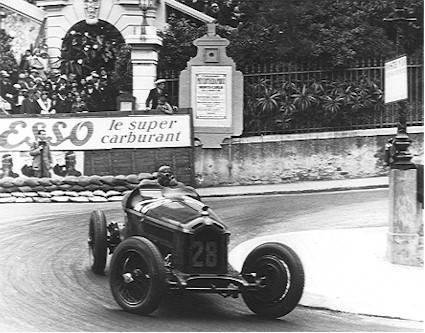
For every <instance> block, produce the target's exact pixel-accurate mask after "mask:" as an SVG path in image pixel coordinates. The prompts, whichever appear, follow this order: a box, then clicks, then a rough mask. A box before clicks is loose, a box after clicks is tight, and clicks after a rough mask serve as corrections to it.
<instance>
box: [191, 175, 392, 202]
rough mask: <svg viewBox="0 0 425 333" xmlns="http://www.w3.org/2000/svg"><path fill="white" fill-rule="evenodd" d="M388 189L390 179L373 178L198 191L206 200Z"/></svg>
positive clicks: (213, 188)
mask: <svg viewBox="0 0 425 333" xmlns="http://www.w3.org/2000/svg"><path fill="white" fill-rule="evenodd" d="M386 187H388V177H372V178H361V179H340V180H323V181H320V180H316V181H305V182H296V183H288V184H267V185H243V186H218V187H205V188H202V187H201V188H197V189H196V191H197V192H198V193H199V194H200V195H201V197H203V198H205V197H223V196H232V195H259V194H289V193H311V192H325V191H343V190H353V189H371V188H386Z"/></svg>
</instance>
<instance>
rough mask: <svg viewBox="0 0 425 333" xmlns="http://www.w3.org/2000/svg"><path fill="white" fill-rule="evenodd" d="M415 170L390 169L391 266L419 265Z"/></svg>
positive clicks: (389, 249) (389, 235) (418, 222)
mask: <svg viewBox="0 0 425 333" xmlns="http://www.w3.org/2000/svg"><path fill="white" fill-rule="evenodd" d="M416 177H417V170H416V169H407V170H403V169H391V170H390V188H389V199H390V202H389V207H390V214H389V222H390V223H389V224H390V225H389V230H388V248H387V256H388V259H389V260H390V262H391V263H393V264H400V265H410V266H420V265H421V258H420V253H419V251H418V249H419V247H420V235H419V234H420V221H419V218H418V214H419V213H420V212H419V211H418V203H417V198H416Z"/></svg>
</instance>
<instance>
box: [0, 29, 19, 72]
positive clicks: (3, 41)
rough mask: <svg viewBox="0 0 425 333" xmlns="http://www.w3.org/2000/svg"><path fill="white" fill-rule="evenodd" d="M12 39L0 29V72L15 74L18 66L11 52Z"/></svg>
mask: <svg viewBox="0 0 425 333" xmlns="http://www.w3.org/2000/svg"><path fill="white" fill-rule="evenodd" d="M12 39H13V38H12V37H10V36H9V35H8V34H7V33H6V31H5V30H4V29H0V71H1V70H5V71H6V72H12V73H14V72H16V71H17V68H18V64H17V63H16V59H15V57H14V56H13V52H12V51H11V42H12Z"/></svg>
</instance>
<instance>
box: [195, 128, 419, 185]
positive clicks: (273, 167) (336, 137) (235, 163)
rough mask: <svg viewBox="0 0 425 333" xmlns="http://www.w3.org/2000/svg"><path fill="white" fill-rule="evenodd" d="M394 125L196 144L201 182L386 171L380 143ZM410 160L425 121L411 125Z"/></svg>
mask: <svg viewBox="0 0 425 333" xmlns="http://www.w3.org/2000/svg"><path fill="white" fill-rule="evenodd" d="M395 133H396V129H395V128H387V129H371V130H359V131H343V132H327V133H311V134H288V135H270V136H262V137H251V138H233V139H231V140H228V141H227V142H226V143H224V144H222V148H221V149H202V148H201V147H196V148H195V172H196V178H197V182H198V185H199V186H202V187H207V186H217V185H243V184H274V183H285V182H288V183H289V182H296V181H303V180H304V181H307V180H323V179H344V178H362V177H374V176H384V175H387V174H388V167H386V166H385V164H384V160H383V158H384V146H385V143H386V142H387V140H388V139H390V138H392V137H394V135H395ZM408 133H409V136H410V138H411V139H412V140H413V142H412V145H411V149H410V150H411V152H412V154H413V155H414V161H415V162H419V161H422V159H423V126H413V127H409V129H408Z"/></svg>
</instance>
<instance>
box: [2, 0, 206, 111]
mask: <svg viewBox="0 0 425 333" xmlns="http://www.w3.org/2000/svg"><path fill="white" fill-rule="evenodd" d="M16 2H19V3H20V2H23V0H0V5H1V4H3V3H11V4H10V6H11V7H13V6H16V4H15V3H16ZM12 3H13V5H12ZM36 4H37V7H38V9H37V8H36V7H35V6H32V5H31V6H32V7H34V9H37V13H38V12H39V11H40V9H41V11H42V12H43V13H44V20H45V34H44V35H45V40H46V44H47V45H48V53H49V57H50V60H51V63H53V64H55V63H56V64H57V65H58V64H59V62H58V59H59V58H60V56H61V50H62V41H63V39H64V38H65V36H66V34H67V32H68V31H70V29H71V27H72V26H73V25H74V24H76V23H78V22H81V21H86V22H87V23H88V24H91V23H95V22H96V21H97V20H102V21H105V22H108V23H109V24H111V25H113V26H114V27H115V28H116V29H117V30H118V31H119V32H120V33H121V35H122V36H123V38H124V40H125V42H126V43H127V44H128V45H130V46H131V48H132V50H131V63H132V67H133V95H134V96H135V97H136V104H137V106H136V107H137V108H139V109H143V108H144V101H145V100H146V97H147V96H148V94H149V90H150V89H151V88H153V87H154V81H155V79H156V75H157V74H156V65H157V62H158V49H159V47H160V46H161V45H162V40H161V38H160V37H158V35H157V30H162V29H164V27H165V26H166V6H168V7H171V8H174V9H176V10H179V11H181V12H183V13H186V14H188V15H190V16H192V17H195V18H196V19H199V20H201V21H203V22H212V21H214V18H212V17H209V16H208V15H205V14H204V13H201V12H198V11H196V10H194V9H192V8H190V7H189V6H186V5H184V4H182V3H180V2H179V1H177V0H153V1H152V3H151V5H152V7H150V8H149V9H148V10H147V11H146V19H147V24H148V26H147V27H146V28H145V29H143V28H142V27H141V23H142V21H143V12H142V10H141V9H140V7H139V1H138V0H72V1H71V0H37V1H36ZM38 16H40V17H41V14H39V15H38Z"/></svg>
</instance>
